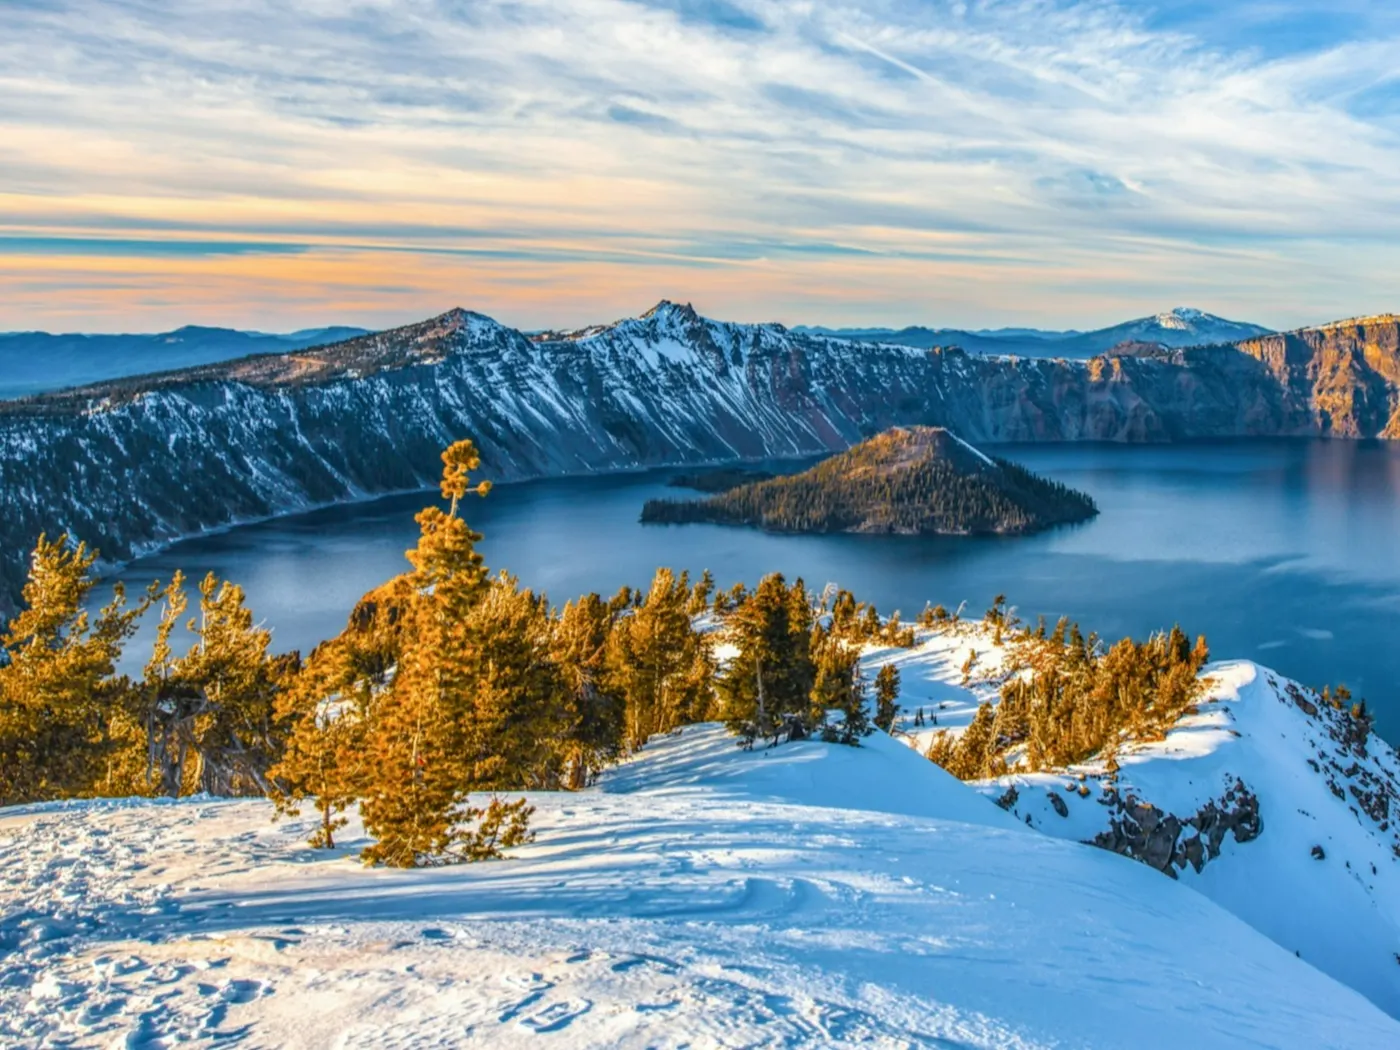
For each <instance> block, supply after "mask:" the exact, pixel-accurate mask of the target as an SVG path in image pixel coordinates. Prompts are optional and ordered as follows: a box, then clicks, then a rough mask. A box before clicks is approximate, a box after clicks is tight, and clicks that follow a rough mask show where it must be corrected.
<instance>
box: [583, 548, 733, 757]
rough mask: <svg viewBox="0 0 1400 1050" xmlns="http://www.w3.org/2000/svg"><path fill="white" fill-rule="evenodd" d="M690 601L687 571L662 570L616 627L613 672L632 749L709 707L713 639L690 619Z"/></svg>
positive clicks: (610, 657) (611, 648) (611, 644)
mask: <svg viewBox="0 0 1400 1050" xmlns="http://www.w3.org/2000/svg"><path fill="white" fill-rule="evenodd" d="M689 600H690V594H689V585H688V583H687V582H686V579H685V576H684V574H682V576H681V577H679V578H677V577H676V576H675V575H674V574H673V573H672V572H671V570H669V569H659V570H657V573H656V576H655V577H654V578H653V580H652V584H651V589H650V590H649V591H648V592H647V595H646V599H645V600H644V601H643V602H642V603H641V604H640V605H638V606H637V607H636V608H635V609H634V610H633V611H632V613H631V614H630V615H628V616H626V617H622V618H620V619H619V620H618V622H617V624H616V625H615V627H614V628H613V631H612V634H611V637H610V639H609V648H608V666H609V673H610V677H611V681H612V682H613V683H614V684H615V686H616V687H617V688H618V689H619V690H620V691H621V694H622V696H623V697H624V699H625V701H626V743H627V746H628V747H630V748H632V749H636V748H640V747H641V746H642V745H643V744H645V743H646V742H647V740H648V739H649V738H650V737H651V736H653V735H654V734H656V733H665V732H670V731H671V730H672V729H675V728H676V727H677V726H682V725H686V724H688V723H690V722H693V721H696V720H698V719H700V718H702V717H704V716H705V715H706V714H707V713H708V711H709V707H710V698H711V691H712V688H713V686H712V683H711V681H710V677H709V675H708V673H707V672H708V670H709V668H710V663H709V650H708V646H709V642H708V640H707V639H706V638H705V637H704V636H703V635H701V634H699V633H698V632H697V631H696V630H695V628H694V626H693V625H692V623H691V619H690V614H689V612H688V611H687V606H688V605H689Z"/></svg>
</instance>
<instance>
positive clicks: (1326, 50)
mask: <svg viewBox="0 0 1400 1050" xmlns="http://www.w3.org/2000/svg"><path fill="white" fill-rule="evenodd" d="M0 26H2V27H3V31H0V328H36V327H45V328H50V329H81V330H96V329H126V330H134V329H147V330H149V329H157V328H163V327H174V326H176V325H178V324H184V323H191V322H195V323H216V324H233V325H240V326H246V327H257V328H263V329H271V328H296V327H303V326H306V325H309V324H320V323H331V322H337V323H360V324H366V325H382V324H390V323H395V322H399V321H407V320H410V319H413V318H416V317H420V316H424V315H427V314H430V313H434V312H437V311H440V310H443V309H446V308H447V307H449V306H452V305H463V306H467V307H470V308H473V309H477V310H481V311H483V312H486V313H490V314H492V315H494V316H497V317H500V318H501V319H502V320H505V321H507V322H510V323H514V324H518V325H521V326H525V327H544V326H557V325H569V324H582V323H587V322H592V321H597V320H604V319H607V318H610V317H615V316H620V315H624V314H629V313H635V312H638V311H640V310H642V309H645V308H646V307H647V306H649V305H650V304H651V303H652V302H654V301H655V300H656V299H659V298H662V297H668V298H680V299H687V300H693V301H694V302H695V304H696V306H697V307H698V308H700V309H702V310H703V311H704V312H706V313H709V314H711V315H713V316H721V317H728V318H734V319H741V320H767V319H779V320H784V321H787V322H790V323H804V322H805V323H821V324H842V323H850V324H873V323H888V324H906V323H925V324H939V325H968V326H976V327H983V326H993V325H1001V324H1018V325H1019V324H1040V325H1046V326H1055V327H1063V326H1075V327H1088V326H1091V325H1096V324H1106V323H1110V322H1114V321H1118V320H1121V319H1124V318H1126V317H1130V316H1138V315H1141V314H1144V313H1148V312H1154V311H1156V310H1159V309H1165V308H1168V307H1171V306H1174V305H1179V304H1189V305H1194V306H1199V307H1202V308H1204V309H1208V310H1211V311H1213V312H1217V313H1222V314H1226V315H1229V316H1236V317H1241V318H1244V319H1249V320H1256V321H1259V322H1260V323H1264V324H1270V325H1274V326H1280V327H1282V326H1293V325H1300V324H1305V323H1310V322H1316V321H1323V320H1328V319H1333V318H1336V317H1341V316H1350V315H1356V314H1362V313H1372V312H1379V311H1383V310H1393V309H1397V308H1400V303H1397V299H1400V289H1397V281H1396V275H1397V274H1400V236H1398V235H1400V208H1397V207H1396V204H1397V203H1398V202H1400V63H1397V62H1396V60H1395V58H1394V55H1395V54H1397V53H1400V46H1397V45H1400V5H1387V4H1380V3H1362V2H1360V0H1338V2H1335V3H1331V4H1322V3H1313V2H1291V0H1280V2H1249V0H1246V2H1243V3H1232V4H1226V5H1216V4H1207V3H1200V2H1179V0H1176V2H1173V0H1167V2H1163V3H1109V2H1097V0H1096V2H1075V3H1070V2H1058V3H1057V2H1036V0H1008V2H985V3H973V2H966V3H963V2H959V3H934V2H910V0H893V2H875V3H861V4H858V5H856V4H828V3H819V2H800V3H772V2H767V0H649V2H637V0H573V2H570V3H553V2H538V0H510V2H493V0H482V2H469V0H369V2H353V0H351V2H345V0H281V2H273V0H239V2H232V0H205V2H202V3H198V4H196V3H190V2H181V0H107V2H90V0H0Z"/></svg>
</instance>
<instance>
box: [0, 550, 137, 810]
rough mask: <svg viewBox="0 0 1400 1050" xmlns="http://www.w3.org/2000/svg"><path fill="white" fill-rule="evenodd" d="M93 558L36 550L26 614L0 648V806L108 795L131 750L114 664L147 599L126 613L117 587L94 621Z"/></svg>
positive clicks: (123, 687) (123, 686) (122, 682)
mask: <svg viewBox="0 0 1400 1050" xmlns="http://www.w3.org/2000/svg"><path fill="white" fill-rule="evenodd" d="M96 558H97V554H96V552H95V551H90V550H88V549H87V547H85V546H84V545H82V544H78V545H76V546H73V545H71V544H70V543H69V541H68V537H67V536H62V537H60V538H59V539H58V540H55V541H50V540H49V539H47V538H46V537H43V536H41V537H40V538H39V542H38V544H37V545H36V546H35V548H34V553H33V555H32V557H31V559H30V569H29V578H28V580H27V582H26V583H25V585H24V594H23V597H24V606H25V607H24V609H23V610H22V611H21V612H20V613H19V614H18V615H17V616H16V617H15V618H14V620H12V621H11V622H10V625H9V629H8V631H7V632H6V633H5V635H4V638H3V641H2V642H0V645H3V648H4V653H5V660H4V664H3V666H0V804H4V803H7V802H18V801H27V800H33V799H46V798H61V797H66V796H72V795H85V794H93V793H97V792H100V791H103V790H104V789H105V790H111V789H112V788H113V787H114V782H113V778H112V775H111V774H112V770H113V764H114V762H116V761H117V760H118V758H119V756H118V755H117V751H118V750H119V749H120V748H121V747H122V746H123V745H125V746H128V747H129V746H130V743H131V741H132V737H131V734H129V733H127V732H125V729H128V728H129V727H126V726H125V725H124V722H123V714H124V710H123V708H124V702H125V699H126V693H127V692H128V690H129V689H130V683H129V682H128V681H127V680H126V678H125V677H119V676H117V674H116V663H117V661H118V659H119V658H120V656H121V652H122V647H123V645H124V644H125V642H126V641H127V640H128V639H129V638H130V637H131V635H132V633H133V632H134V631H135V629H136V621H137V619H138V618H139V617H140V615H141V614H142V613H143V612H144V611H145V609H146V607H147V605H148V604H149V601H150V599H149V597H147V598H145V599H143V600H142V601H140V602H138V603H136V604H135V605H133V606H131V607H128V605H127V601H126V594H125V592H124V590H123V589H122V587H121V585H120V584H118V585H117V586H116V587H115V588H114V593H113V597H112V600H111V601H110V602H109V603H108V604H107V605H106V606H105V607H103V608H102V609H101V610H100V611H99V612H98V613H97V615H96V617H95V618H94V617H93V616H92V615H91V614H90V613H89V612H88V611H87V609H86V604H87V600H88V598H89V596H90V595H91V593H92V590H93V587H94V586H95V585H96V581H95V580H94V578H93V575H92V566H93V563H94V562H95V561H96Z"/></svg>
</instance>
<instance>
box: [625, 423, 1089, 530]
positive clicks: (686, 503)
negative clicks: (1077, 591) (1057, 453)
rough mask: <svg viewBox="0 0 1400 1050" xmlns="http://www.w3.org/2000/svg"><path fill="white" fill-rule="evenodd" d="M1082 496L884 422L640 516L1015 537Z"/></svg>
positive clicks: (921, 429)
mask: <svg viewBox="0 0 1400 1050" xmlns="http://www.w3.org/2000/svg"><path fill="white" fill-rule="evenodd" d="M1097 513H1098V508H1097V507H1096V506H1095V505H1094V501H1093V499H1092V498H1091V497H1089V496H1087V495H1085V494H1084V493H1082V492H1076V491H1075V490H1073V489H1071V488H1068V487H1066V486H1064V485H1062V484H1060V483H1059V482H1055V481H1050V480H1047V479H1045V478H1042V477H1039V476H1038V475H1036V474H1033V473H1031V472H1030V471H1028V470H1026V469H1025V468H1024V467H1021V466H1018V465H1016V464H1015V463H1012V462H1010V461H1009V460H1005V459H1001V458H997V457H992V456H988V455H986V454H985V453H983V452H980V451H978V450H977V449H976V448H974V447H973V446H971V445H969V444H968V443H967V442H965V441H963V440H962V439H961V438H959V437H958V436H957V435H956V434H954V433H953V432H952V431H950V430H947V429H946V428H943V427H925V426H910V427H892V428H891V429H889V430H887V431H885V432H884V433H881V434H877V435H876V436H875V437H872V438H869V439H867V440H865V441H862V442H860V443H859V444H857V445H855V446H853V447H851V448H849V449H847V450H846V451H845V452H840V453H838V454H836V455H834V456H831V457H830V458H828V459H825V460H823V461H822V462H820V463H818V464H817V465H816V466H813V467H811V468H810V469H808V470H805V471H803V472H801V473H800V474H793V475H789V476H786V477H778V478H772V479H768V480H760V481H754V482H750V483H749V484H741V485H738V486H736V487H734V488H730V489H728V490H726V491H722V492H719V493H717V494H716V495H713V496H711V497H710V498H708V499H701V500H675V499H656V500H648V501H647V503H646V505H645V506H644V507H643V508H642V521H644V522H652V523H683V522H708V523H712V524H717V525H753V526H757V527H759V528H763V529H768V530H770V531H774V532H865V533H894V534H902V535H930V534H940V533H942V534H957V535H968V534H973V535H982V534H1002V535H1020V534H1024V533H1029V532H1036V531H1039V530H1041V529H1045V528H1049V527H1050V526H1053V525H1063V524H1069V523H1073V522H1080V521H1084V520H1086V519H1088V518H1091V517H1093V516H1094V515H1095V514H1097Z"/></svg>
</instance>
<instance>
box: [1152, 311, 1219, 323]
mask: <svg viewBox="0 0 1400 1050" xmlns="http://www.w3.org/2000/svg"><path fill="white" fill-rule="evenodd" d="M1154 320H1155V321H1156V322H1157V323H1158V324H1159V325H1161V326H1162V327H1163V328H1191V327H1192V326H1193V325H1196V324H1199V323H1200V322H1202V321H1214V320H1218V318H1216V317H1213V316H1212V315H1211V314H1208V313H1206V312H1205V311H1204V310H1197V309H1196V308H1195V307H1193V306H1177V307H1173V308H1172V309H1170V310H1167V311H1166V312H1165V313H1160V314H1158V315H1157V316H1156V317H1155V318H1154Z"/></svg>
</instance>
